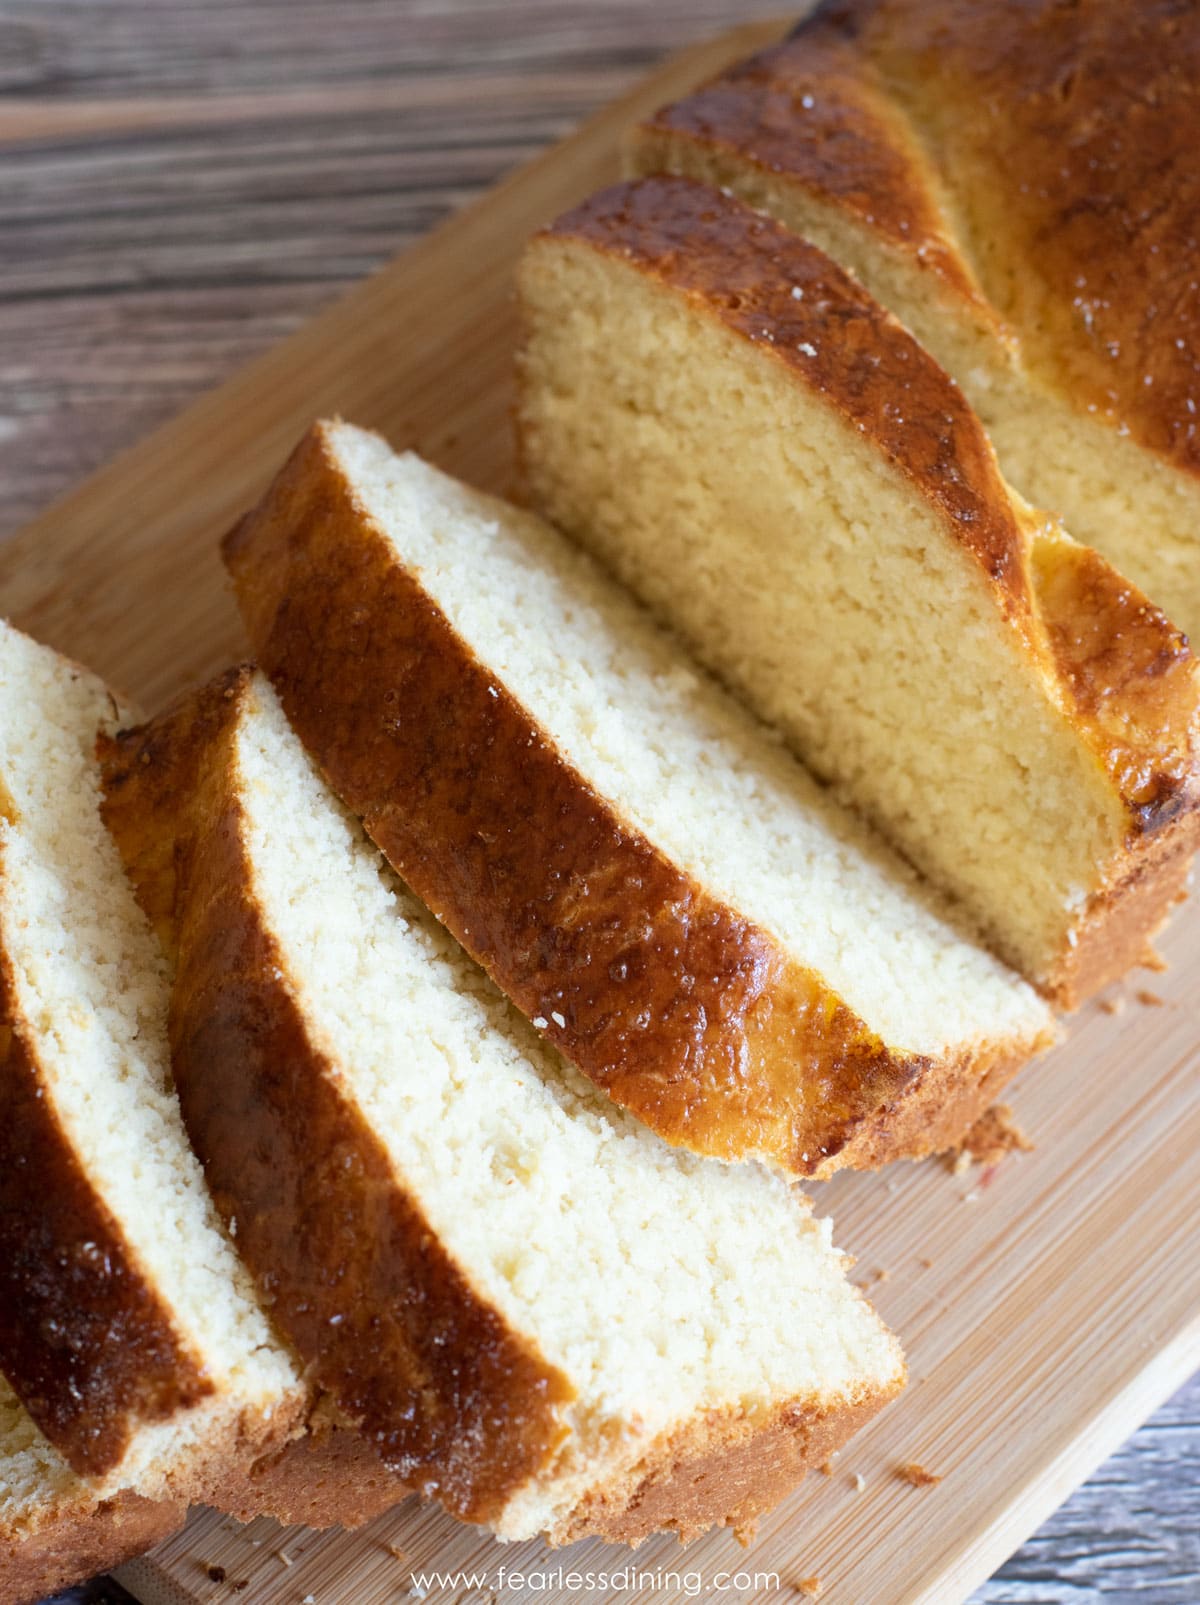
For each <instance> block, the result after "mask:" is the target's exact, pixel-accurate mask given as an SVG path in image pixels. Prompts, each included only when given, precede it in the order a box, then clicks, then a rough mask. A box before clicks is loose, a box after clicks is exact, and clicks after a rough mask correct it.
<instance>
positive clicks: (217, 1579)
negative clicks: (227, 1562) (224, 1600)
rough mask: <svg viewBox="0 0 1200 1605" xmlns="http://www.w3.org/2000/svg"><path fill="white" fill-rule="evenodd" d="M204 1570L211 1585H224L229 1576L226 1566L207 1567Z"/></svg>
mask: <svg viewBox="0 0 1200 1605" xmlns="http://www.w3.org/2000/svg"><path fill="white" fill-rule="evenodd" d="M204 1570H205V1572H206V1573H207V1575H208V1580H209V1582H210V1583H223V1582H224V1581H225V1578H226V1577H227V1576H228V1573H227V1572H226V1570H225V1568H224V1566H206V1567H205V1568H204Z"/></svg>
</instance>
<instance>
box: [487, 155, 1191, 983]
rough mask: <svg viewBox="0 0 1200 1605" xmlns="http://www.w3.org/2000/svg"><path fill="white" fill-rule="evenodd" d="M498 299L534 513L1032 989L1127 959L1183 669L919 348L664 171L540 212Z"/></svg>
mask: <svg viewBox="0 0 1200 1605" xmlns="http://www.w3.org/2000/svg"><path fill="white" fill-rule="evenodd" d="M520 296H521V303H522V313H523V318H524V323H525V338H524V346H523V350H522V353H521V358H520V363H521V391H520V400H519V405H518V419H519V428H520V449H521V456H522V462H523V466H524V471H525V476H526V482H527V488H528V491H529V494H530V496H531V499H532V500H533V502H534V504H535V505H536V506H537V507H538V508H539V510H540V511H541V512H543V513H544V514H545V515H546V516H547V517H548V518H550V519H552V520H553V521H554V522H555V523H557V524H558V525H559V526H560V527H561V528H563V529H564V530H566V531H567V532H569V533H570V534H571V535H572V536H574V537H575V538H577V539H578V540H579V541H580V542H581V543H582V544H583V545H584V546H586V547H587V548H588V549H589V550H591V551H592V552H593V553H595V554H596V555H597V556H599V557H600V558H601V559H602V560H603V561H604V562H605V563H606V564H607V565H608V566H610V567H611V568H612V569H613V570H614V571H615V572H616V573H617V574H618V575H619V576H620V577H621V578H622V579H623V580H624V581H625V582H626V583H628V584H629V585H630V586H631V587H632V588H633V589H634V590H635V591H636V592H637V593H638V594H639V595H640V596H641V597H642V598H643V600H645V601H646V602H647V603H649V604H650V605H651V607H652V608H654V609H655V610H656V611H657V612H658V613H659V615H660V616H661V617H662V618H663V619H664V620H665V621H666V622H668V623H669V624H671V625H672V626H673V627H675V628H676V629H678V630H679V631H680V632H681V634H682V635H683V636H684V637H685V639H686V640H687V641H688V643H689V644H690V645H691V646H692V648H693V649H694V650H695V651H696V652H697V653H698V654H699V655H700V656H701V657H702V658H704V660H705V661H706V662H707V663H708V664H709V665H710V667H712V668H714V669H715V670H716V671H717V672H718V673H719V674H720V675H721V676H722V677H723V678H724V679H725V680H726V681H727V682H728V683H729V684H731V685H732V686H733V687H734V688H735V689H736V690H737V691H738V692H739V693H740V694H741V695H742V696H743V697H744V698H745V699H746V700H747V701H748V702H749V704H750V705H751V706H752V707H754V708H755V709H756V710H757V711H758V712H759V713H760V714H761V715H763V716H764V717H765V718H766V719H767V720H768V721H770V722H771V723H772V724H774V725H776V726H777V727H778V728H779V729H780V730H781V731H782V732H783V733H784V735H785V737H786V739H787V740H788V742H789V743H790V744H791V745H792V747H793V748H794V750H796V751H797V752H798V753H799V754H800V755H801V756H802V757H803V758H804V759H805V760H806V761H807V762H808V763H810V764H811V765H812V767H813V768H814V769H815V770H816V772H817V773H818V774H820V775H821V776H822V777H824V778H826V779H828V780H830V781H832V782H835V783H836V784H837V785H838V786H839V787H840V788H841V790H842V793H843V795H844V796H845V797H846V798H847V799H848V800H849V801H851V802H852V803H853V804H854V805H856V806H857V807H859V808H861V809H863V810H864V811H865V812H866V813H867V814H868V815H870V816H871V817H872V818H873V819H874V820H875V822H876V823H877V825H878V826H879V827H880V828H881V829H882V830H883V831H884V833H885V834H887V835H888V836H889V837H890V838H891V839H892V840H893V842H894V843H895V844H896V845H897V846H898V847H899V848H900V849H901V850H902V851H903V852H904V853H905V854H906V855H907V856H908V857H909V858H910V859H911V860H912V861H913V862H914V863H915V864H917V866H918V867H919V868H921V869H922V870H923V871H924V872H925V873H926V874H927V875H928V876H929V877H930V878H931V879H932V880H933V881H934V882H935V883H937V884H939V885H940V886H942V887H943V888H944V889H945V890H947V891H948V892H950V893H951V894H952V895H953V896H954V897H955V898H956V899H958V900H959V901H960V902H961V904H962V906H963V907H964V908H965V909H967V910H968V911H969V912H970V914H971V916H972V917H973V918H974V919H975V920H977V921H978V924H979V927H980V928H981V929H982V930H983V932H984V933H985V934H986V936H987V938H988V940H989V941H990V942H991V943H992V944H993V945H994V947H995V948H996V950H997V951H998V952H999V953H1000V955H1001V956H1002V957H1003V958H1005V959H1006V960H1007V961H1008V962H1009V963H1011V964H1012V965H1014V966H1015V967H1016V968H1018V969H1019V970H1020V971H1021V972H1022V973H1023V974H1024V975H1026V976H1027V977H1028V978H1030V979H1031V980H1033V981H1034V982H1035V983H1036V984H1037V985H1038V986H1039V987H1041V988H1043V989H1044V990H1045V991H1046V992H1047V994H1049V995H1050V996H1051V997H1053V998H1054V999H1056V1000H1057V1001H1060V1002H1062V1003H1064V1004H1066V1005H1072V1004H1074V1003H1077V1002H1078V1001H1079V1000H1080V999H1081V998H1082V997H1083V996H1085V995H1087V993H1089V992H1091V991H1094V990H1095V989H1096V988H1097V987H1099V986H1101V985H1103V984H1104V983H1105V982H1107V981H1108V980H1111V979H1112V978H1113V977H1114V976H1115V975H1118V974H1120V973H1121V972H1122V971H1123V970H1124V969H1126V968H1128V967H1129V965H1131V964H1133V963H1136V962H1138V961H1140V959H1141V958H1142V957H1143V955H1144V953H1145V951H1146V946H1147V941H1148V938H1149V936H1150V935H1151V934H1152V932H1153V930H1154V929H1155V928H1156V926H1157V925H1158V924H1160V923H1161V921H1162V919H1163V918H1164V917H1165V915H1166V912H1167V910H1168V909H1169V907H1170V906H1171V904H1172V902H1173V900H1174V899H1175V898H1176V896H1177V895H1178V892H1179V890H1180V887H1181V885H1182V882H1183V878H1184V876H1185V874H1186V868H1187V864H1188V862H1189V859H1190V855H1191V852H1192V850H1193V848H1194V846H1195V842H1196V836H1197V820H1198V816H1197V808H1196V804H1197V794H1198V787H1197V757H1196V727H1197V711H1198V708H1200V692H1198V687H1197V678H1196V672H1195V663H1194V661H1193V659H1192V656H1191V653H1190V652H1189V650H1188V646H1187V642H1186V639H1185V638H1184V637H1183V636H1182V635H1181V634H1180V632H1179V631H1178V630H1176V629H1175V628H1174V627H1173V626H1172V625H1171V624H1170V622H1169V621H1168V620H1166V619H1165V618H1164V617H1163V616H1162V614H1161V613H1159V612H1158V611H1157V610H1156V609H1155V608H1153V607H1152V606H1151V605H1150V604H1149V603H1148V602H1147V601H1146V599H1145V597H1143V596H1142V595H1141V594H1140V593H1139V592H1138V591H1137V590H1136V588H1135V587H1133V586H1132V585H1130V584H1129V583H1128V582H1127V581H1126V580H1125V579H1123V578H1122V577H1121V576H1120V575H1117V574H1116V573H1115V572H1114V571H1113V570H1112V569H1111V568H1109V566H1108V565H1107V563H1106V562H1105V561H1104V560H1103V559H1102V558H1100V557H1099V556H1098V555H1097V554H1095V553H1093V552H1091V551H1090V550H1088V549H1086V548H1082V547H1079V546H1077V545H1076V544H1075V543H1074V542H1073V541H1071V540H1070V539H1069V538H1068V537H1067V536H1066V535H1065V534H1064V533H1063V532H1062V531H1061V529H1059V528H1058V527H1057V525H1056V523H1055V521H1053V520H1052V519H1050V518H1049V517H1047V516H1046V515H1042V514H1037V513H1035V512H1033V511H1032V510H1031V509H1030V508H1028V507H1027V506H1026V505H1025V504H1024V503H1023V502H1022V501H1021V500H1020V498H1019V497H1016V496H1015V495H1014V494H1013V493H1011V492H1010V491H1009V489H1008V488H1007V486H1006V485H1005V483H1004V481H1003V480H1002V478H1001V476H1000V474H999V472H998V470H997V467H996V462H995V458H994V454H993V452H992V450H991V447H990V445H989V444H988V442H987V440H986V437H985V436H984V433H983V431H982V429H981V427H980V424H979V421H978V419H977V418H976V417H975V415H974V414H973V413H972V412H971V410H970V408H969V407H968V406H967V404H966V402H965V401H964V399H963V396H962V393H961V392H960V391H959V390H958V388H957V387H956V386H955V385H954V384H953V382H952V381H951V380H950V379H949V378H948V377H947V376H946V375H945V373H944V372H943V371H942V370H941V369H940V368H939V367H938V366H937V364H936V363H935V362H934V361H933V360H932V359H931V358H930V357H929V356H928V354H927V353H926V352H924V351H923V350H922V349H921V347H920V346H918V345H917V343H916V342H915V341H914V340H913V339H912V337H911V336H910V335H909V334H908V333H907V332H906V331H905V330H904V329H903V328H901V326H900V325H899V324H898V323H897V322H896V321H895V320H894V319H893V318H891V317H890V316H889V315H888V314H887V313H885V312H884V310H883V309H882V308H881V307H880V306H879V304H878V303H877V302H875V301H873V300H872V299H871V298H870V297H869V296H868V295H867V294H866V293H865V292H864V291H863V290H862V289H861V288H860V287H859V286H858V285H857V284H856V283H855V282H854V281H853V280H852V279H850V278H849V277H848V276H847V275H846V274H845V273H843V272H842V271H841V270H840V269H839V268H838V267H837V266H836V264H834V263H833V262H832V261H831V260H830V259H829V258H828V257H826V256H824V255H823V254H822V253H821V252H820V251H818V250H816V249H815V248H814V247H812V246H810V245H808V244H807V243H806V242H804V241H802V240H800V239H799V238H797V237H796V236H794V235H792V234H791V233H789V232H788V231H787V230H785V229H783V228H781V227H779V226H778V225H777V224H775V223H773V222H772V221H770V220H769V219H767V218H764V217H762V216H760V215H758V214H756V213H755V212H753V211H752V210H751V209H750V208H748V207H746V206H744V205H742V204H741V203H740V202H738V201H737V200H736V199H733V198H731V197H729V196H725V195H722V194H719V193H717V192H716V191H712V190H708V189H706V188H704V187H702V186H700V185H698V184H694V183H692V182H691V181H689V180H686V179H681V178H659V179H648V180H643V181H641V182H639V183H635V184H628V185H622V186H617V187H616V188H614V189H613V190H610V191H606V192H604V193H603V194H601V195H599V196H596V197H594V198H593V199H592V200H591V201H589V202H586V203H585V204H584V205H583V206H581V207H580V208H578V209H577V211H575V212H573V213H571V214H568V216H566V217H565V218H563V219H561V220H560V221H559V223H557V224H556V225H555V226H554V227H553V228H552V229H549V230H547V231H545V232H544V233H543V234H542V235H540V236H539V237H537V238H536V239H535V240H534V241H533V242H532V243H531V244H530V246H529V248H528V250H527V252H526V255H525V259H524V261H523V263H522V266H521V270H520ZM701 376H702V377H701ZM937 1007H938V1008H939V1009H942V1008H943V1007H944V1005H942V1004H941V1003H940V1002H939V1003H938V1005H937Z"/></svg>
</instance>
